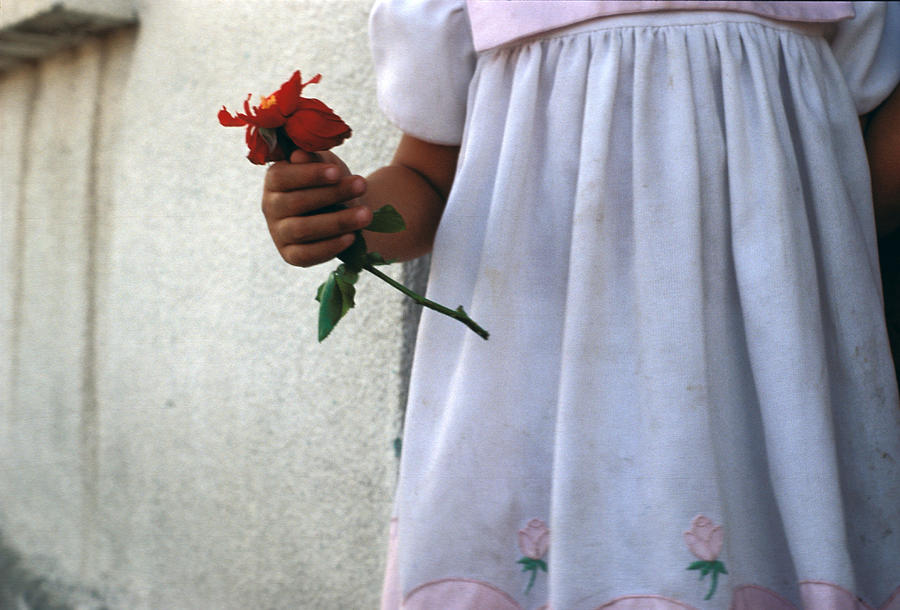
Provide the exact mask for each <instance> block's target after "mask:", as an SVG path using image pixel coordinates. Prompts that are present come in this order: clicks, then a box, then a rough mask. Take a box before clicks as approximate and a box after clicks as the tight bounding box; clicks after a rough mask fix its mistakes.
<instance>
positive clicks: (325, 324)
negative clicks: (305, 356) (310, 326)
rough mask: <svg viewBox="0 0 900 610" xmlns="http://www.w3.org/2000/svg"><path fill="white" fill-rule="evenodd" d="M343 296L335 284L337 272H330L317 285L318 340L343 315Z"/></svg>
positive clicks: (323, 338)
mask: <svg viewBox="0 0 900 610" xmlns="http://www.w3.org/2000/svg"><path fill="white" fill-rule="evenodd" d="M343 300H344V299H343V297H342V295H341V291H340V289H339V288H338V285H337V274H336V273H334V272H333V273H332V274H331V275H329V276H328V279H327V280H325V283H324V284H322V286H320V287H319V342H320V343H321V342H322V341H324V340H325V337H327V336H328V334H329V333H330V332H331V331H332V330H333V329H334V327H335V326H336V325H337V323H338V321H339V320H340V319H341V317H343V315H344V313H345V312H344V306H343Z"/></svg>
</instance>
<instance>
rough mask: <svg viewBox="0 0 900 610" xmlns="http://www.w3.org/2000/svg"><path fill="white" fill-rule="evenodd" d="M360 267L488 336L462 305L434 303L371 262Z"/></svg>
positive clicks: (424, 305)
mask: <svg viewBox="0 0 900 610" xmlns="http://www.w3.org/2000/svg"><path fill="white" fill-rule="evenodd" d="M362 268H363V269H365V270H366V271H368V272H369V273H371V274H373V275H375V276H376V277H378V278H379V279H381V280H384V281H385V282H387V283H388V284H390V285H391V286H393V287H394V288H396V289H397V290H399V291H400V292H402V293H403V294H405V295H406V296H408V297H409V298H411V299H412V300H413V301H415V302H416V303H418V304H419V305H422V306H423V307H427V308H429V309H433V310H434V311H436V312H438V313H442V314H444V315H445V316H450V317H451V318H453V319H454V320H459V321H460V322H462V323H463V324H465V325H466V326H468V327H469V328H471V329H472V330H473V331H475V334H477V335H478V336H479V337H481V338H482V339H485V340H486V339H487V338H488V336H489V334H488V331H486V330H484V329H483V328H481V327H480V326H479V325H478V324H477V323H476V322H475V320H473V319H472V318H470V317H469V314H467V313H466V311H465V310H464V309H463V308H462V305H460V306H459V307H457V308H456V309H450V308H449V307H444V306H443V305H441V304H440V303H435V302H434V301H431V300H429V299H426V298H425V297H423V296H422V295H420V294H418V293H417V292H414V291H412V290H410V289H409V288H407V287H406V286H404V285H403V284H401V283H400V282H397V281H395V280H394V278H392V277H391V276H389V275H387V274H385V273H382V272H381V271H380V270H378V269H376V268H375V266H374V265H372V264H371V263H365V264H364V265H363V266H362Z"/></svg>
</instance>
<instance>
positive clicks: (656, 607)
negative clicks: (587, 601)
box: [596, 595, 696, 610]
mask: <svg viewBox="0 0 900 610" xmlns="http://www.w3.org/2000/svg"><path fill="white" fill-rule="evenodd" d="M596 610H696V609H695V608H694V607H693V606H688V605H687V604H683V603H681V602H679V601H676V600H674V599H672V598H670V597H663V596H661V595H625V596H622V597H617V598H616V599H613V600H610V601H608V602H606V603H605V604H603V605H602V606H598V607H597V608H596Z"/></svg>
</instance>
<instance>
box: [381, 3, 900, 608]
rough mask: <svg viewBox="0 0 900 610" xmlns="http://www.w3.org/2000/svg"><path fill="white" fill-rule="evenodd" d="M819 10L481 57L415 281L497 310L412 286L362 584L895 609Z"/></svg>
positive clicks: (875, 334) (880, 457)
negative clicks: (377, 536)
mask: <svg viewBox="0 0 900 610" xmlns="http://www.w3.org/2000/svg"><path fill="white" fill-rule="evenodd" d="M823 27H824V26H820V25H791V24H786V23H783V22H776V21H771V20H767V19H765V18H761V17H755V16H750V15H744V14H740V13H713V12H694V13H687V12H686V13H678V14H668V15H666V16H665V17H664V18H661V17H659V16H657V15H654V14H644V15H631V16H621V17H613V18H605V19H600V20H596V21H593V22H590V23H587V24H581V25H577V26H574V27H571V28H567V29H565V30H561V31H558V32H553V33H551V34H546V35H544V36H541V37H538V38H535V39H533V40H527V41H524V42H518V43H516V44H514V45H510V46H507V47H503V48H499V49H493V50H489V51H485V52H483V53H481V54H479V56H478V60H477V66H476V69H475V75H474V79H473V80H472V83H471V86H470V88H469V99H468V109H469V110H468V114H467V118H466V126H465V134H464V137H463V143H462V148H461V153H460V160H459V166H458V170H457V175H456V179H455V182H454V186H453V190H452V193H451V196H450V199H449V201H448V203H447V207H446V210H445V212H444V216H443V218H442V220H441V225H440V228H439V231H438V235H437V238H436V243H435V248H434V253H433V256H432V263H431V265H432V266H431V272H430V279H429V288H428V292H429V295H428V296H429V297H430V298H432V299H435V300H437V301H439V302H442V303H446V304H448V305H452V306H456V305H457V304H463V305H464V306H465V308H466V310H467V311H468V312H469V313H470V314H471V316H472V318H473V319H475V320H476V321H477V322H479V323H480V324H481V325H482V326H484V327H485V328H486V329H487V330H489V331H490V333H491V335H490V339H489V340H488V341H483V340H482V339H481V338H479V337H478V336H476V335H475V334H474V333H472V332H471V331H469V330H468V329H466V328H465V327H463V326H462V325H460V324H458V323H457V322H455V321H453V320H450V319H448V318H445V317H443V316H439V315H436V314H433V313H432V312H430V311H425V312H424V313H423V316H422V322H421V326H420V330H419V335H418V342H417V346H416V353H415V361H414V366H413V372H412V382H411V388H410V400H409V405H408V409H407V415H406V422H405V435H404V444H403V456H402V462H401V472H400V480H399V487H398V493H397V500H396V515H395V521H394V523H393V528H392V531H393V535H392V553H391V557H390V563H389V567H388V579H387V582H386V586H385V597H384V607H385V608H389V609H391V610H395V609H396V608H400V607H403V608H410V609H415V610H420V609H435V608H440V609H442V610H453V609H463V608H466V609H468V608H478V609H509V610H514V609H519V608H522V609H538V608H545V607H546V608H553V609H554V610H594V609H597V608H610V609H614V610H622V609H633V608H640V609H665V610H670V609H676V608H678V609H682V608H698V609H707V608H709V609H712V608H719V609H725V608H738V609H741V608H742V609H753V610H762V609H771V610H787V609H793V608H806V609H807V610H825V609H828V610H831V609H842V610H843V609H851V608H852V609H854V610H859V609H862V608H885V609H886V608H891V609H894V608H900V595H898V593H897V591H898V587H900V404H898V397H897V386H896V381H895V377H894V370H893V366H892V361H891V355H890V351H889V347H888V343H887V334H886V331H885V324H884V319H883V310H882V300H881V293H880V278H879V268H878V259H877V252H876V243H875V230H874V221H873V214H872V201H871V195H870V187H869V176H868V170H867V164H866V157H865V150H864V146H863V141H862V137H861V133H860V128H859V124H858V121H857V117H856V112H855V108H854V104H853V101H852V99H851V95H850V93H849V92H848V89H847V85H846V84H845V82H844V79H843V77H842V75H841V72H840V70H839V67H838V65H837V64H836V62H835V59H834V57H833V55H832V53H831V50H830V49H829V46H828V44H827V42H826V40H825V38H824V37H823V36H822V28H823ZM433 77H434V78H439V77H440V75H433ZM857 597H859V598H860V599H861V601H857Z"/></svg>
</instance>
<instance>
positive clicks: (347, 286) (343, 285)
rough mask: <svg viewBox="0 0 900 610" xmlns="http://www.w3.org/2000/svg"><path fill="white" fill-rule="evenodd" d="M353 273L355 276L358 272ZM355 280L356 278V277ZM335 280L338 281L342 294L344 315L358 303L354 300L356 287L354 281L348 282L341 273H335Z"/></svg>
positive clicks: (342, 315)
mask: <svg viewBox="0 0 900 610" xmlns="http://www.w3.org/2000/svg"><path fill="white" fill-rule="evenodd" d="M353 275H354V276H355V275H356V274H355V273H354V274H353ZM354 281H356V280H355V279H354ZM335 282H336V283H337V287H338V291H339V292H340V294H341V317H344V316H345V315H346V314H347V312H348V311H350V309H351V308H352V307H353V306H354V305H356V303H354V302H353V297H354V295H355V294H356V288H354V287H353V283H352V282H348V281H347V280H345V279H344V278H343V276H341V275H339V274H335Z"/></svg>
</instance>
